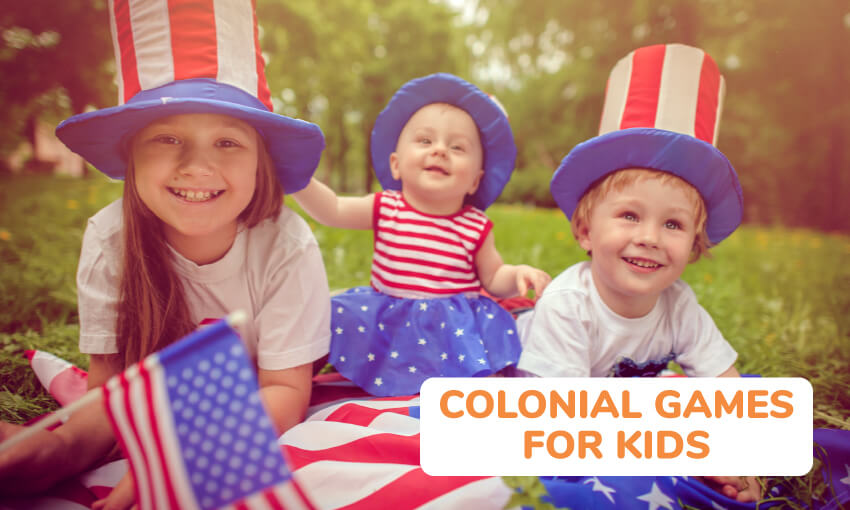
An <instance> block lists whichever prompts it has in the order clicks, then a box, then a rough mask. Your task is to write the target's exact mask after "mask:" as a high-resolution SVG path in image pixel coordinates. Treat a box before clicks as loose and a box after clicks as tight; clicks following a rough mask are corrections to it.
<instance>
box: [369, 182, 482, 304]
mask: <svg viewBox="0 0 850 510" xmlns="http://www.w3.org/2000/svg"><path fill="white" fill-rule="evenodd" d="M372 228H373V230H374V232H375V253H374V256H373V258H372V286H373V287H374V288H375V289H377V290H378V291H380V292H383V293H385V294H389V295H392V296H397V297H404V298H430V297H443V296H448V295H452V294H461V293H464V294H477V293H478V292H480V291H481V282H480V281H479V280H478V275H477V273H476V270H475V254H476V253H478V249H479V248H480V247H481V244H482V243H483V242H484V239H485V238H486V237H487V234H489V233H490V229H492V228H493V223H492V222H491V221H490V220H489V219H488V218H487V216H486V215H485V214H484V213H483V212H482V211H481V210H479V209H476V208H475V207H473V206H471V205H466V206H464V207H463V209H461V210H460V211H459V212H457V213H456V214H453V215H451V216H433V215H429V214H425V213H421V212H419V211H417V210H416V209H414V208H413V207H411V206H410V204H408V203H407V202H406V201H405V200H404V198H403V197H402V195H401V192H399V191H393V190H387V191H383V192H380V193H377V194H376V195H375V204H374V209H373V217H372Z"/></svg>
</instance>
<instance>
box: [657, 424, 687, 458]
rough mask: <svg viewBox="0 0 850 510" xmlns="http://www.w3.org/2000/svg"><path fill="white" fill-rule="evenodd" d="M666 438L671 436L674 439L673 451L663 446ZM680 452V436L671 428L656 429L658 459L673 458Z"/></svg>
mask: <svg viewBox="0 0 850 510" xmlns="http://www.w3.org/2000/svg"><path fill="white" fill-rule="evenodd" d="M667 438H672V439H674V440H675V443H676V447H675V448H674V449H673V451H667V449H666V448H665V445H666V444H667V443H666V440H667ZM680 453H682V436H680V435H679V434H678V433H676V432H674V431H672V430H659V431H658V458H659V459H673V458H676V457H678V456H679V454H680Z"/></svg>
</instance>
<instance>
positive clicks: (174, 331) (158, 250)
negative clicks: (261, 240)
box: [115, 134, 283, 367]
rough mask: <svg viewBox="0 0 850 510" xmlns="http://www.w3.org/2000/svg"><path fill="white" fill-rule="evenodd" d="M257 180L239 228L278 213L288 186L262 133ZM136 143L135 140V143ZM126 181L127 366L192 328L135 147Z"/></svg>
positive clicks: (120, 333) (123, 333)
mask: <svg viewBox="0 0 850 510" xmlns="http://www.w3.org/2000/svg"><path fill="white" fill-rule="evenodd" d="M257 138H258V139H259V144H258V147H259V149H258V152H259V154H258V156H259V157H258V158H257V160H258V163H257V180H256V187H255V189H254V195H253V197H252V198H251V202H250V203H249V204H248V206H247V207H246V208H245V210H244V211H242V213H241V214H240V215H239V221H240V228H251V227H254V226H255V225H257V224H258V223H260V222H261V221H263V220H265V219H266V218H277V216H278V215H279V214H280V209H281V206H282V205H283V187H282V186H281V184H280V181H278V179H277V177H276V175H275V173H274V172H275V171H274V164H273V162H272V160H271V157H270V156H269V153H268V151H267V150H266V147H265V144H264V143H263V140H262V138H261V137H260V136H259V134H258V135H257ZM131 146H132V144H131ZM128 160H129V162H128V164H127V177H126V181H125V183H124V204H123V215H124V253H123V266H122V272H121V287H120V294H119V296H120V298H119V302H118V319H117V324H116V327H115V329H116V334H117V342H118V352H119V353H120V354H122V355H123V358H124V366H125V367H128V366H130V365H131V364H133V363H135V362H137V361H139V360H141V359H142V358H144V357H145V356H147V355H148V354H151V353H153V352H156V351H158V350H160V349H162V348H163V347H165V346H167V345H169V344H171V343H172V342H174V341H175V340H177V339H179V338H181V337H182V336H184V335H186V334H187V333H189V332H191V331H192V330H193V329H195V327H196V326H197V325H196V324H195V323H194V320H193V319H192V314H191V312H190V311H189V306H188V303H187V301H186V295H185V293H184V292H183V282H182V280H181V279H180V277H179V275H178V274H177V272H176V270H175V269H174V262H173V255H172V253H171V250H170V249H169V247H168V244H167V243H166V240H165V234H164V232H163V228H162V220H160V219H159V218H158V217H156V215H154V214H153V212H151V210H150V209H149V208H148V206H147V205H145V203H144V202H143V201H142V199H141V197H139V194H138V192H137V191H136V179H135V171H134V167H133V158H132V151H131V154H130V157H129V158H128Z"/></svg>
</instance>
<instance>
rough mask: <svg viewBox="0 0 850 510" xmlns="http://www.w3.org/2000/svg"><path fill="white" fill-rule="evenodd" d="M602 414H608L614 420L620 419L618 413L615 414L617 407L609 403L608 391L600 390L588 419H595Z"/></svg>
mask: <svg viewBox="0 0 850 510" xmlns="http://www.w3.org/2000/svg"><path fill="white" fill-rule="evenodd" d="M603 412H604V413H609V414H610V415H611V416H613V417H614V418H619V417H620V413H618V412H617V406H615V405H614V402H612V401H611V395H610V394H609V393H608V390H602V391H601V392H600V393H599V398H597V399H596V405H594V406H593V410H592V411H590V417H591V418H596V415H598V414H599V413H603Z"/></svg>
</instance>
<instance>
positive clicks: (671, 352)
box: [518, 44, 758, 501]
mask: <svg viewBox="0 0 850 510" xmlns="http://www.w3.org/2000/svg"><path fill="white" fill-rule="evenodd" d="M723 93H724V82H723V78H722V77H721V76H720V73H719V71H718V69H717V66H716V64H715V63H714V61H713V60H712V59H711V57H709V56H708V55H707V54H705V53H704V52H703V51H702V50H699V49H697V48H691V47H688V46H683V45H677V44H671V45H658V46H650V47H646V48H640V49H638V50H636V51H634V52H632V53H631V54H630V55H629V56H627V57H626V58H624V59H623V60H621V61H620V62H619V63H618V64H617V65H616V66H615V67H614V70H613V71H612V73H611V76H610V77H609V81H608V90H607V92H606V99H605V106H604V109H603V115H602V122H601V124H600V135H599V136H597V137H595V138H592V139H590V140H588V141H586V142H584V143H582V144H579V145H578V146H576V147H575V148H574V149H573V150H572V151H571V152H570V154H568V155H567V157H566V158H564V160H563V162H562V163H561V165H560V167H559V168H558V170H557V171H556V172H555V175H554V176H553V178H552V183H551V190H552V195H553V196H554V198H555V201H556V202H557V203H558V206H559V207H560V208H561V209H562V210H563V211H564V213H565V214H566V215H567V217H568V218H570V220H571V227H572V231H573V234H574V236H575V238H576V240H577V241H578V242H579V244H580V245H581V247H582V248H583V249H585V250H586V251H587V253H588V255H589V256H590V261H587V262H580V263H578V264H576V265H574V266H572V267H570V268H568V269H567V270H565V271H564V272H563V273H561V274H560V275H559V276H558V277H556V278H555V279H554V280H553V281H552V283H551V284H550V285H549V286H548V287H547V288H546V290H545V291H544V293H543V295H542V296H541V297H540V299H539V300H538V302H537V304H536V306H535V308H534V311H533V312H531V313H528V314H525V315H521V316H520V318H519V320H518V323H519V324H518V327H519V332H520V337H521V339H522V343H523V352H522V355H521V357H520V360H519V364H518V369H519V371H520V372H521V373H524V374H530V375H536V376H543V377H584V376H592V377H601V376H625V377H632V376H655V375H657V374H658V373H659V372H660V371H661V370H663V369H664V368H665V367H666V366H667V364H668V363H669V362H670V361H676V362H677V363H678V364H679V365H681V366H682V368H683V369H684V371H685V373H686V374H687V375H689V376H738V372H737V370H736V369H735V366H734V363H735V360H736V358H737V354H736V353H735V350H734V349H733V348H732V347H731V346H730V345H729V343H728V342H727V341H726V340H725V339H724V338H723V335H722V334H721V333H720V331H719V330H718V329H717V327H716V326H715V324H714V321H713V320H712V319H711V317H710V316H709V315H708V313H707V312H706V311H705V310H704V309H703V308H702V307H701V306H700V305H699V303H697V299H696V296H695V295H694V293H693V291H692V290H691V289H690V287H689V286H688V284H687V283H685V282H684V281H682V280H680V279H679V277H680V276H681V275H682V272H683V271H684V269H685V266H686V265H687V264H688V263H689V262H693V261H696V260H697V259H698V258H699V257H700V256H701V255H702V254H703V253H706V252H707V249H708V247H709V246H710V245H712V244H717V243H718V242H720V241H721V240H723V239H724V238H725V237H727V236H728V235H729V234H731V233H732V231H734V230H735V228H737V226H738V225H739V224H740V222H741V217H742V211H743V197H742V193H741V187H740V184H739V183H738V179H737V176H736V174H735V171H734V169H733V168H732V166H731V165H730V164H729V162H728V160H727V159H726V157H725V156H723V154H722V153H720V151H718V150H717V149H716V148H715V147H714V145H713V143H714V142H715V140H716V134H717V124H718V123H717V121H718V119H719V116H720V110H721V108H720V107H721V104H722V99H723ZM711 481H712V482H714V483H717V484H718V485H719V487H718V489H719V490H720V491H721V492H722V493H724V494H725V495H727V496H729V497H732V498H737V499H738V500H739V501H752V500H755V499H756V498H757V497H758V486H757V484H756V483H755V480H754V479H752V478H750V479H749V480H745V479H742V478H739V477H712V479H711Z"/></svg>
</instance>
